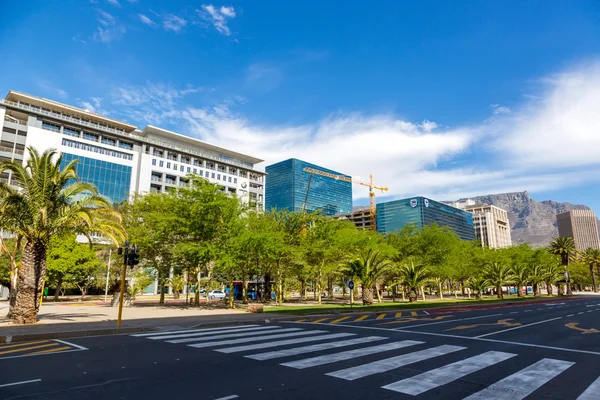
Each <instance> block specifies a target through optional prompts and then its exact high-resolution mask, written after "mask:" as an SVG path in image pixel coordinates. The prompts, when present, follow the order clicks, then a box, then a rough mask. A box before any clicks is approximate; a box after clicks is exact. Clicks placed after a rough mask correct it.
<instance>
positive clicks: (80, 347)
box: [54, 339, 89, 350]
mask: <svg viewBox="0 0 600 400" xmlns="http://www.w3.org/2000/svg"><path fill="white" fill-rule="evenodd" d="M54 341H55V342H58V343H62V344H66V345H67V346H71V347H75V348H76V349H79V350H89V349H88V348H87V347H83V346H80V345H78V344H75V343H71V342H66V341H64V340H59V339H54Z"/></svg>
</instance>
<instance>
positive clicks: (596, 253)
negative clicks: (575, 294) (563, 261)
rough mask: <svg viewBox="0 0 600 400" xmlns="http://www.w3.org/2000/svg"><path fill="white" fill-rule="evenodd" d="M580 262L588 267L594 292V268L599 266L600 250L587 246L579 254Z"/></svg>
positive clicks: (595, 289)
mask: <svg viewBox="0 0 600 400" xmlns="http://www.w3.org/2000/svg"><path fill="white" fill-rule="evenodd" d="M581 262H583V263H585V264H587V265H588V266H589V267H590V274H591V275H592V288H593V289H594V292H598V282H597V281H596V268H600V250H597V249H592V248H588V249H587V250H586V251H584V252H583V254H582V255H581Z"/></svg>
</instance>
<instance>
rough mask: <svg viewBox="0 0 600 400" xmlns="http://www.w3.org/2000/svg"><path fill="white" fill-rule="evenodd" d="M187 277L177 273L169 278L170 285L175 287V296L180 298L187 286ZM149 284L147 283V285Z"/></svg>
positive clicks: (172, 287)
mask: <svg viewBox="0 0 600 400" xmlns="http://www.w3.org/2000/svg"><path fill="white" fill-rule="evenodd" d="M185 283H186V282H185V279H184V277H183V276H181V275H175V276H172V277H171V278H169V282H168V284H169V286H170V287H171V289H173V297H174V298H175V299H178V298H179V296H180V295H181V292H182V291H183V288H184V287H185ZM146 286H147V285H146Z"/></svg>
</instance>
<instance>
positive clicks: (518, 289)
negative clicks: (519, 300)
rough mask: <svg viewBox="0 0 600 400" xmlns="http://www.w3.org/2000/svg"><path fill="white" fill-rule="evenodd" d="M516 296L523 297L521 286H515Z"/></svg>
mask: <svg viewBox="0 0 600 400" xmlns="http://www.w3.org/2000/svg"><path fill="white" fill-rule="evenodd" d="M517 297H523V286H520V285H519V286H518V287H517Z"/></svg>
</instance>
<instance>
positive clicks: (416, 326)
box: [396, 314, 502, 329]
mask: <svg viewBox="0 0 600 400" xmlns="http://www.w3.org/2000/svg"><path fill="white" fill-rule="evenodd" d="M499 315H502V314H490V315H481V316H479V317H470V318H462V319H450V320H448V321H440V322H431V323H428V324H419V325H409V326H403V327H400V328H396V329H409V328H418V327H421V326H429V325H439V324H449V323H451V322H459V321H469V320H472V319H480V318H488V317H497V316H499Z"/></svg>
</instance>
